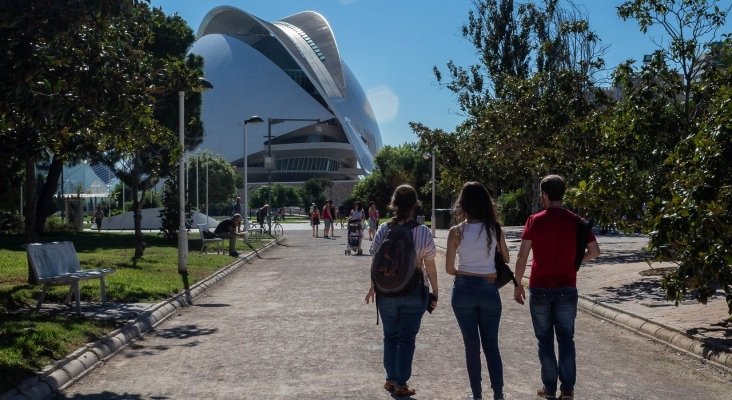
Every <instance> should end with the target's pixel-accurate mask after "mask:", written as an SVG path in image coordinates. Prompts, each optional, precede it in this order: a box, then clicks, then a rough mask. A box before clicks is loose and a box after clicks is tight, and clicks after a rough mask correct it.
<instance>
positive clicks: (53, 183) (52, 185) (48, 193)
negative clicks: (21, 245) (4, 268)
mask: <svg viewBox="0 0 732 400" xmlns="http://www.w3.org/2000/svg"><path fill="white" fill-rule="evenodd" d="M63 168H64V163H63V161H62V160H61V159H59V158H58V157H56V155H54V156H53V160H52V161H51V165H50V166H49V167H48V176H46V182H45V183H44V184H43V190H42V191H41V194H40V196H39V197H38V204H37V205H36V232H37V233H39V234H42V233H43V231H44V229H45V228H44V227H45V225H46V219H47V218H48V216H49V215H50V213H51V203H52V202H53V196H54V195H55V194H56V189H57V188H58V180H59V178H60V177H61V171H63ZM61 206H62V207H63V202H62V203H61Z"/></svg>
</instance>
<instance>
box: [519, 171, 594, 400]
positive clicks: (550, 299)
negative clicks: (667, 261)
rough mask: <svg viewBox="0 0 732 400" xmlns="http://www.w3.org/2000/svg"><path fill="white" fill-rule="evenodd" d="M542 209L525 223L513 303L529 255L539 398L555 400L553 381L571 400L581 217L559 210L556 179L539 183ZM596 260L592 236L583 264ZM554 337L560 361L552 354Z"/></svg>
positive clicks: (560, 187)
mask: <svg viewBox="0 0 732 400" xmlns="http://www.w3.org/2000/svg"><path fill="white" fill-rule="evenodd" d="M540 189H541V203H542V206H543V207H544V210H543V211H540V212H538V213H536V214H534V215H532V216H530V217H529V218H528V219H527V220H526V226H524V232H523V234H522V235H521V248H520V249H519V253H518V259H517V260H516V279H517V280H518V286H516V287H515V288H514V293H513V296H514V299H515V300H516V302H518V303H519V304H524V300H525V299H526V293H525V292H524V287H523V285H522V284H521V280H522V279H523V277H524V271H525V270H526V262H527V260H528V258H529V251H533V261H532V262H531V277H530V278H529V294H530V299H529V309H530V312H531V321H532V323H533V325H534V334H535V335H536V339H537V341H538V343H539V346H538V347H539V362H540V363H541V381H542V383H543V387H542V388H541V389H539V390H538V392H537V394H538V395H539V396H540V397H544V398H546V399H556V398H557V397H556V391H557V378H559V381H560V382H561V385H560V388H559V389H560V394H559V399H562V400H571V399H573V398H574V384H575V381H576V376H577V372H576V363H575V349H574V320H575V318H576V317H577V269H576V267H575V256H576V250H577V249H576V247H577V244H576V243H577V240H576V239H577V225H578V224H577V222H578V219H579V217H578V216H577V215H575V214H573V213H572V212H570V211H569V210H566V209H565V208H564V207H563V206H562V198H563V197H564V191H565V189H566V185H565V183H564V179H563V178H562V177H561V176H559V175H549V176H546V177H544V179H542V180H541V185H540ZM598 255H600V248H599V246H598V245H597V241H596V240H595V235H593V234H592V232H590V233H589V234H588V237H587V248H586V251H585V255H584V258H583V262H584V261H589V260H592V259H594V258H595V257H597V256H598ZM555 333H556V336H557V344H558V348H559V359H558V360H557V357H556V355H555V354H554V334H555Z"/></svg>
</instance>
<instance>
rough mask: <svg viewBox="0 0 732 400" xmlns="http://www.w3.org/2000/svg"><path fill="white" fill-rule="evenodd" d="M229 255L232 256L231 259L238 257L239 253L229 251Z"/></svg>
mask: <svg viewBox="0 0 732 400" xmlns="http://www.w3.org/2000/svg"><path fill="white" fill-rule="evenodd" d="M229 255H230V256H232V257H239V252H238V251H230V252H229Z"/></svg>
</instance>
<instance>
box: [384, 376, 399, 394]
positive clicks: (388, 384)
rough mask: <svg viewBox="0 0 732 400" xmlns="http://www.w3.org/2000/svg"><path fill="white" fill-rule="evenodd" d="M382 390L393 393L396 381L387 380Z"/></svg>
mask: <svg viewBox="0 0 732 400" xmlns="http://www.w3.org/2000/svg"><path fill="white" fill-rule="evenodd" d="M384 389H386V390H388V391H390V392H393V391H394V389H396V381H392V380H389V379H387V380H386V383H384Z"/></svg>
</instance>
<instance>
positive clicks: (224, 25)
mask: <svg viewBox="0 0 732 400" xmlns="http://www.w3.org/2000/svg"><path fill="white" fill-rule="evenodd" d="M197 38H198V39H197V41H196V42H195V43H194V45H193V47H192V49H191V53H195V54H199V55H201V56H203V57H204V59H205V61H204V72H205V74H206V77H207V79H208V80H209V81H211V82H212V83H213V85H214V90H211V91H208V92H206V93H205V94H204V104H203V122H204V126H205V129H206V137H205V138H204V142H203V144H202V146H203V147H204V148H208V149H210V150H211V151H213V152H216V153H220V154H223V155H224V157H225V158H226V159H227V160H229V161H236V160H241V158H242V156H237V154H243V140H241V139H237V138H241V129H242V122H243V120H244V119H246V118H248V117H249V116H251V115H259V116H260V117H262V118H264V119H265V120H266V119H267V118H273V119H275V120H279V119H290V118H295V119H299V118H313V119H320V120H321V121H327V122H326V123H321V124H319V125H320V126H318V127H315V126H314V125H313V124H312V122H311V123H305V122H301V123H294V122H287V123H282V124H281V126H280V124H277V125H273V126H272V132H273V135H277V136H280V137H278V138H277V140H275V139H273V141H272V142H273V143H272V151H273V155H274V156H275V159H277V160H280V159H282V157H286V156H290V157H295V156H298V157H301V158H302V157H305V158H307V157H308V156H309V154H311V152H313V151H314V150H315V149H316V148H319V149H321V150H327V149H331V150H332V152H331V154H332V156H333V157H334V159H336V160H337V163H339V164H340V166H341V169H342V170H343V171H350V172H349V173H348V176H345V179H356V178H357V177H358V176H360V175H364V174H367V173H370V172H371V170H372V169H373V156H374V154H375V153H376V152H377V151H378V150H379V149H380V148H381V147H382V142H381V134H380V132H379V128H378V124H377V123H376V120H375V118H374V115H373V111H372V109H371V106H370V104H369V103H368V100H367V98H366V96H365V94H364V93H363V89H362V88H361V86H360V85H359V84H358V82H357V81H356V79H355V77H354V76H353V74H352V72H351V71H350V69H348V67H347V66H346V65H345V63H343V61H342V60H341V58H340V53H339V51H338V46H337V44H336V41H335V37H334V35H333V32H332V29H331V27H330V25H329V24H328V22H327V21H326V20H325V18H323V16H322V15H320V14H318V13H316V12H313V11H304V12H300V13H297V14H294V15H292V16H289V17H286V18H283V19H282V20H280V21H275V22H274V23H268V22H266V21H263V20H261V19H259V18H257V17H255V16H253V15H251V14H248V13H246V12H244V11H242V10H239V9H237V8H234V7H229V6H222V7H216V8H214V9H213V10H211V11H209V13H208V14H207V15H206V16H205V17H204V19H203V22H202V23H201V26H200V28H199V30H198V33H197ZM308 125H312V126H311V131H312V132H311V134H310V135H305V136H307V139H303V137H304V136H303V132H302V130H303V129H306V130H307V126H308ZM276 130H277V132H275V131H276ZM283 130H284V132H283ZM295 131H298V133H297V134H294V133H293V132H295ZM240 142H241V143H242V144H241V146H232V144H236V143H240ZM316 144H317V145H316ZM344 145H347V146H344ZM344 148H347V150H344ZM298 149H299V150H300V153H301V154H299V155H297V154H295V153H297V150H298ZM263 150H264V143H263V142H262V141H261V140H251V139H250V141H249V143H248V147H247V153H249V155H250V156H251V155H253V156H254V157H250V159H249V164H250V165H252V164H255V168H256V164H257V162H258V157H257V153H258V152H259V153H261V152H262V151H263ZM277 152H280V153H281V154H277ZM285 153H286V154H285ZM326 153H328V152H327V151H326ZM259 156H261V154H259ZM296 158H297V157H296ZM239 162H241V161H239ZM318 165H320V164H318ZM328 165H329V167H328V168H329V169H328V170H327V171H323V172H324V173H323V174H322V175H319V176H323V175H325V176H329V175H330V176H332V177H334V178H335V179H339V178H343V177H341V176H339V174H338V173H334V172H333V167H332V165H331V164H328ZM278 167H279V164H278ZM288 168H289V167H288ZM292 172H293V173H292V174H291V175H293V176H295V175H298V176H302V175H303V173H301V172H295V171H292ZM277 173H280V175H287V173H286V172H285V171H281V170H279V168H278V171H277ZM305 175H306V174H305ZM312 175H318V174H317V168H316V170H315V171H312ZM281 178H282V179H286V178H287V176H282V177H281Z"/></svg>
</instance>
